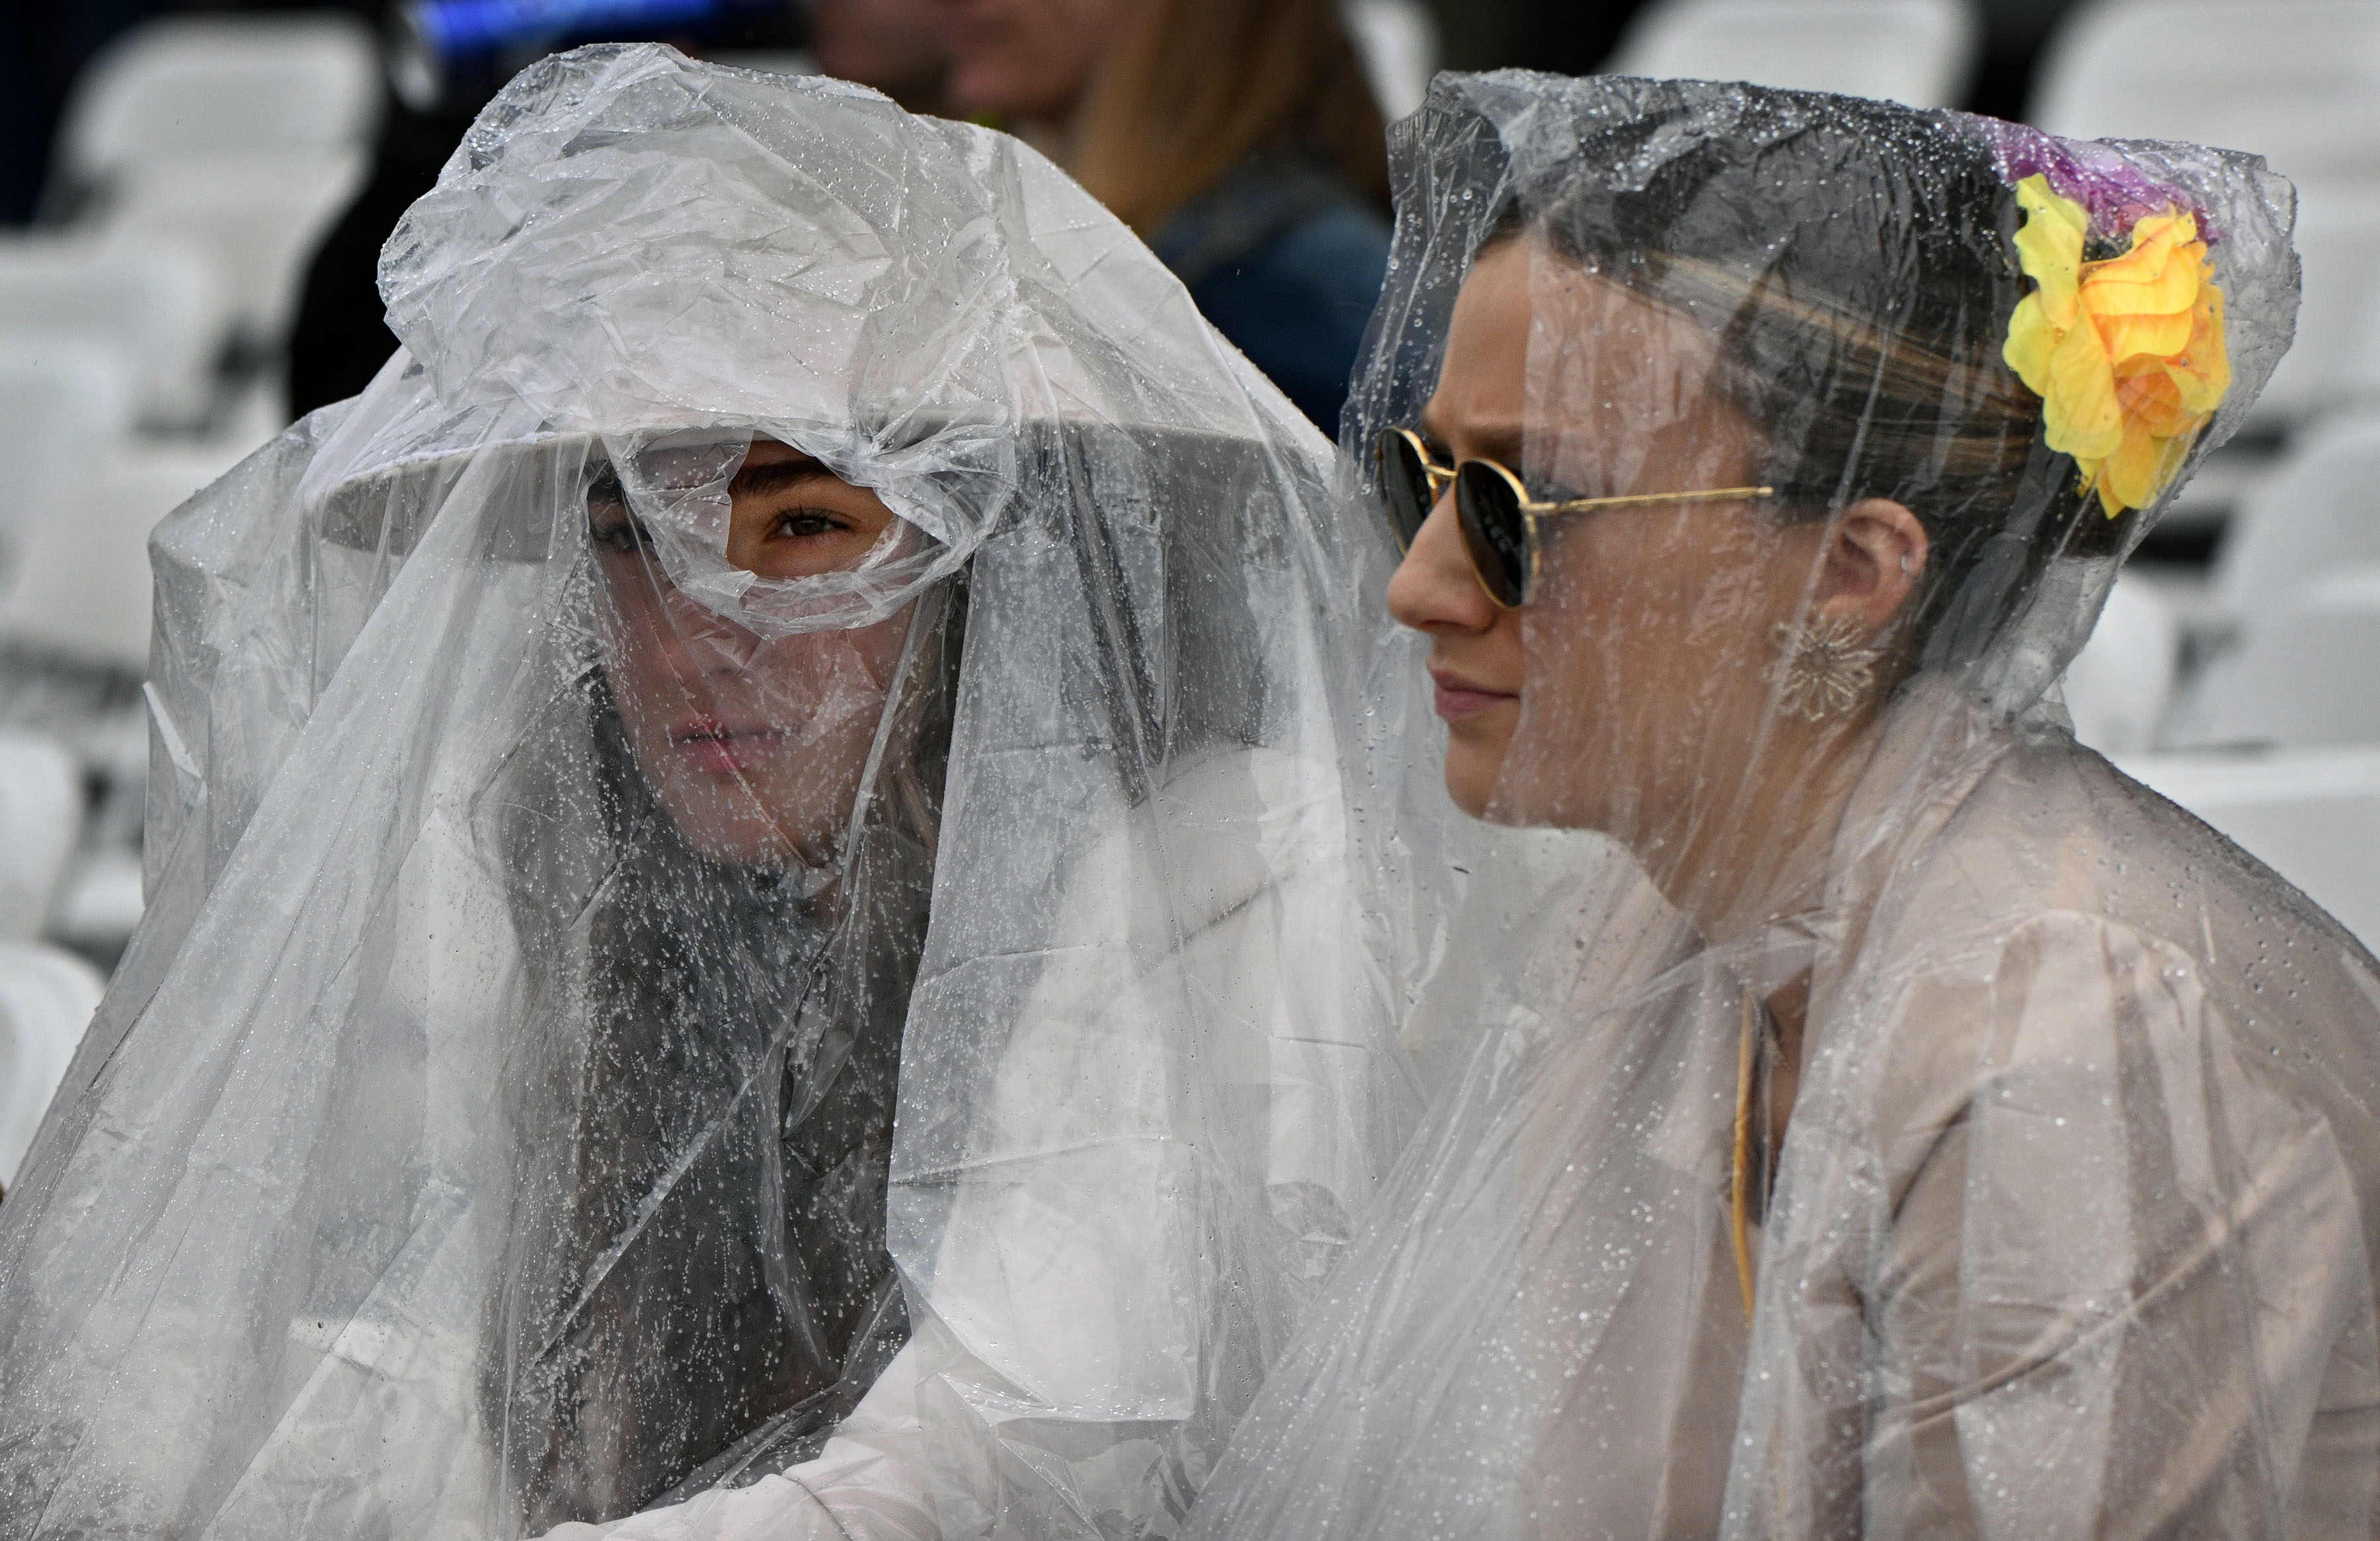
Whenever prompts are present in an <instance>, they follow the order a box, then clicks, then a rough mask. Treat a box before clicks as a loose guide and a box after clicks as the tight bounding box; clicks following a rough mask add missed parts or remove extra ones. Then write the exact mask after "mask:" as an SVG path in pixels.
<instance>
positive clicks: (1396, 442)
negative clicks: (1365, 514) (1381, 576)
mask: <svg viewBox="0 0 2380 1541" xmlns="http://www.w3.org/2000/svg"><path fill="white" fill-rule="evenodd" d="M1378 455H1379V463H1380V502H1381V504H1383V505H1384V506H1385V507H1386V508H1387V509H1388V511H1389V529H1390V533H1391V534H1393V535H1395V536H1396V538H1397V549H1398V550H1399V551H1405V550H1408V549H1409V548H1411V547H1412V545H1413V543H1414V537H1415V536H1416V535H1419V534H1420V533H1421V527H1422V522H1423V521H1424V520H1426V519H1427V518H1428V517H1429V505H1430V504H1432V503H1434V502H1436V501H1437V500H1436V499H1435V498H1433V497H1432V496H1431V495H1430V488H1429V467H1428V465H1427V462H1425V461H1424V460H1423V459H1422V455H1421V450H1420V448H1419V446H1417V445H1416V444H1415V443H1414V442H1413V439H1412V437H1411V436H1410V435H1409V434H1405V433H1403V432H1400V431H1397V430H1396V429H1393V428H1390V429H1383V430H1382V431H1381V432H1380V439H1379V449H1378Z"/></svg>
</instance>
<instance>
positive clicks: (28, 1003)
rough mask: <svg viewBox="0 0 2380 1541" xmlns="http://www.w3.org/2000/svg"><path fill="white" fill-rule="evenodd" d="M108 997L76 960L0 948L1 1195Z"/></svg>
mask: <svg viewBox="0 0 2380 1541" xmlns="http://www.w3.org/2000/svg"><path fill="white" fill-rule="evenodd" d="M104 990H105V986H104V984H103V982H102V980H101V979H100V977H99V972H98V970H96V969H94V968H92V967H91V965H89V964H87V963H85V962H83V961H82V959H80V958H78V957H76V956H75V955H74V954H73V953H68V952H66V951H64V950H63V949H60V948H56V947H44V946H42V945H40V944H38V943H33V942H6V943H0V1187H6V1186H9V1185H13V1184H14V1183H16V1181H17V1173H18V1169H19V1168H20V1167H21V1166H22V1165H23V1164H24V1159H25V1152H26V1149H27V1148H28V1147H30V1146H31V1145H32V1143H33V1135H35V1134H36V1133H38V1132H39V1131H40V1129H41V1126H42V1114H43V1113H44V1112H46V1111H47V1110H49V1106H50V1098H53V1097H55V1095H56V1094H57V1089H58V1084H59V1083H60V1082H61V1081H63V1080H65V1079H66V1074H67V1062H69V1061H71V1060H72V1059H73V1058H74V1051H75V1049H76V1047H77V1046H78V1045H79V1044H80V1043H81V1042H82V1035H83V1030H84V1029H85V1028H86V1027H88V1026H90V1025H91V1013H92V1012H94V1011H96V1010H98V1009H99V998H100V996H101V995H102V994H103V992H104Z"/></svg>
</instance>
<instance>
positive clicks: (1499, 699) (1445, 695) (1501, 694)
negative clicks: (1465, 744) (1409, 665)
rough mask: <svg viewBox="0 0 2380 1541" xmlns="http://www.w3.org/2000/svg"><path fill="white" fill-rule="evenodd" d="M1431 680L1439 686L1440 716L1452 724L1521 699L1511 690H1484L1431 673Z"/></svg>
mask: <svg viewBox="0 0 2380 1541" xmlns="http://www.w3.org/2000/svg"><path fill="white" fill-rule="evenodd" d="M1429 677H1430V680H1431V682H1432V683H1433V684H1435V685H1436V686H1438V698H1437V706H1438V714H1439V716H1440V717H1443V718H1445V719H1446V720H1447V721H1448V722H1462V721H1463V719H1464V718H1466V717H1476V716H1478V715H1479V714H1480V713H1481V712H1483V711H1485V710H1488V708H1489V707H1492V706H1500V705H1502V704H1503V703H1504V702H1506V701H1517V700H1519V699H1520V696H1519V695H1518V694H1517V693H1515V692H1512V691H1509V690H1482V689H1481V688H1479V686H1475V685H1473V684H1471V683H1470V682H1469V681H1468V680H1463V679H1457V678H1455V677H1453V676H1452V675H1449V674H1441V673H1438V672H1437V671H1436V670H1432V671H1431V672H1430V676H1429Z"/></svg>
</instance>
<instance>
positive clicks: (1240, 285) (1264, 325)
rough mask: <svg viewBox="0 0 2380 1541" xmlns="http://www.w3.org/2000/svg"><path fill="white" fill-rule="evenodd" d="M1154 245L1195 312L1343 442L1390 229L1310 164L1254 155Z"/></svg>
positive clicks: (1152, 240)
mask: <svg viewBox="0 0 2380 1541" xmlns="http://www.w3.org/2000/svg"><path fill="white" fill-rule="evenodd" d="M1148 244H1149V246H1150V247H1151V248H1152V249H1155V251H1156V252H1157V255H1158V256H1159V258H1160V259H1161V260H1162V261H1164V263H1165V265H1166V266H1167V267H1170V268H1172V270H1173V273H1174V275H1175V276H1176V277H1178V278H1180V279H1181V280H1182V282H1183V284H1184V286H1185V287H1187V288H1188V289H1189V291H1190V297H1191V299H1192V300H1194V301H1195V302H1196V304H1197V307H1198V309H1199V310H1200V311H1201V312H1202V313H1203V314H1204V315H1205V316H1206V318H1207V319H1208V321H1210V322H1214V324H1215V329H1216V330H1217V331H1219V332H1220V333H1221V334H1223V335H1224V336H1226V337H1228V338H1230V339H1231V340H1232V342H1233V345H1235V346H1237V347H1238V348H1239V350H1240V351H1241V352H1242V353H1245V354H1246V355H1247V356H1248V361H1249V362H1250V363H1252V364H1254V365H1256V367H1257V369H1259V370H1263V371H1264V372H1265V373H1266V374H1267V375H1269V376H1270V377H1271V379H1272V381H1273V383H1275V384H1277V385H1279V386H1280V387H1281V391H1282V393H1283V394H1286V395H1287V396H1288V397H1289V399H1290V400H1291V401H1293V402H1295V403H1296V404H1297V407H1298V410H1300V411H1302V412H1304V413H1305V415H1306V416H1307V417H1309V418H1311V419H1314V421H1315V423H1316V425H1317V426H1318V427H1319V428H1320V429H1321V430H1322V431H1323V432H1325V433H1327V434H1330V435H1331V436H1332V437H1334V438H1335V437H1337V435H1338V432H1339V409H1340V408H1341V407H1342V406H1345V405H1346V401H1347V382H1348V378H1349V376H1350V374H1351V373H1352V372H1353V371H1354V364H1355V350H1356V349H1357V347H1358V346H1361V345H1362V343H1363V340H1364V328H1365V325H1366V322H1369V321H1370V319H1371V315H1372V307H1373V305H1374V304H1375V303H1376V302H1377V301H1378V299H1379V297H1380V280H1381V278H1382V276H1383V275H1384V274H1385V273H1387V271H1388V265H1389V222H1388V221H1387V220H1385V219H1383V218H1382V217H1381V216H1380V214H1379V213H1378V211H1377V210H1375V209H1374V208H1373V207H1372V205H1371V204H1370V203H1369V202H1367V201H1366V200H1364V199H1362V198H1360V197H1359V196H1357V195H1356V193H1355V192H1354V190H1352V189H1351V188H1348V187H1347V185H1346V184H1345V183H1343V182H1342V181H1341V180H1340V179H1339V178H1338V177H1336V176H1332V175H1331V174H1330V172H1329V171H1327V170H1325V169H1324V168H1323V167H1322V166H1320V165H1318V164H1316V163H1315V162H1313V161H1312V160H1310V159H1308V158H1306V157H1305V156H1302V155H1296V154H1291V153H1285V152H1282V153H1261V154H1257V155H1252V156H1250V157H1249V158H1248V159H1247V160H1245V161H1244V162H1242V163H1241V164H1240V165H1239V167H1238V168H1237V169H1236V170H1234V171H1233V173H1232V174H1231V175H1230V176H1226V177H1225V178H1224V179H1223V180H1222V181H1221V182H1220V183H1218V184H1217V185H1216V186H1215V187H1214V188H1210V189H1209V190H1208V191H1207V192H1205V193H1202V194H1201V195H1199V196H1198V197H1197V198H1196V199H1194V200H1191V201H1190V202H1189V203H1188V204H1186V205H1184V207H1183V208H1182V209H1181V210H1180V211H1179V212H1176V213H1175V214H1174V215H1173V216H1172V218H1171V219H1169V220H1167V221H1166V222H1165V224H1163V225H1161V226H1160V228H1159V229H1158V231H1157V233H1156V234H1155V235H1154V236H1152V237H1149V243H1148Z"/></svg>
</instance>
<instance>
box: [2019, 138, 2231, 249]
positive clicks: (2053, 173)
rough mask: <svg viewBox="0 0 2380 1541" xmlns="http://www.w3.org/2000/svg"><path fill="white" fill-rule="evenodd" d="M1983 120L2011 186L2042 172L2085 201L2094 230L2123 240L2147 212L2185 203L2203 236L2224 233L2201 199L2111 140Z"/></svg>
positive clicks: (2056, 187) (2054, 187)
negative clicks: (2143, 165) (2158, 176)
mask: <svg viewBox="0 0 2380 1541" xmlns="http://www.w3.org/2000/svg"><path fill="white" fill-rule="evenodd" d="M1977 122H1978V123H1980V125H1981V126H1982V127H1983V132H1984V138H1985V141H1986V142H1987V143H1989V144H1990V145H1991V148H1992V164H1993V166H1994V168H1995V169H1996V170H1998V172H1999V174H2000V176H2001V177H2002V178H2004V179H2005V180H2006V181H2007V182H2008V183H2009V185H2010V186H2011V187H2013V186H2015V185H2016V184H2017V183H2019V182H2022V181H2023V180H2024V179H2025V178H2026V177H2028V176H2034V175H2036V174H2037V175H2039V176H2044V177H2046V178H2047V179H2048V182H2049V187H2050V190H2051V191H2053V192H2055V193H2057V194H2058V196H2060V197H2061V198H2070V199H2072V200H2074V201H2075V202H2077V203H2080V204H2081V205H2083V209H2084V210H2085V211H2086V212H2088V213H2089V214H2090V216H2091V231H2092V234H2094V235H2096V236H2104V237H2107V238H2108V239H2109V240H2115V241H2120V240H2122V239H2123V238H2124V237H2126V236H2128V235H2130V234H2131V229H2132V226H2133V224H2135V223H2137V222H2138V221H2139V220H2140V219H2141V217H2142V216H2143V215H2144V214H2161V213H2164V212H2166V211H2167V210H2168V209H2180V210H2183V211H2185V212H2188V213H2189V214H2190V216H2191V217H2192V219H2194V220H2196V221H2197V222H2198V234H2199V238H2200V239H2202V240H2204V241H2206V242H2207V243H2208V244H2210V245H2211V244H2213V243H2214V242H2216V241H2218V240H2221V239H2222V238H2223V237H2222V236H2221V234H2220V233H2219V232H2217V231H2216V229H2215V228H2214V227H2213V226H2212V225H2211V224H2208V223H2207V219H2206V211H2205V210H2204V209H2203V208H2201V207H2200V206H2199V205H2198V202H2197V200H2194V199H2192V198H2191V197H2190V195H2189V194H2187V193H2185V192H2183V191H2182V190H2181V189H2180V188H2175V187H2171V186H2168V184H2166V183H2163V182H2160V181H2158V180H2157V179H2156V178H2155V177H2153V176H2150V175H2149V174H2148V173H2147V172H2145V171H2143V170H2142V169H2141V168H2140V166H2138V165H2137V164H2134V163H2133V162H2131V160H2128V159H2127V158H2125V156H2124V155H2123V154H2122V153H2121V152H2118V151H2116V150H2113V149H2111V148H2109V147H2108V146H2107V145H2104V144H2098V143H2095V142H2093V141H2090V140H2061V139H2058V138H2057V137H2056V136H2054V135H2050V134H2045V133H2043V132H2042V131H2041V130H2040V129H2038V128H2032V127H2026V126H2025V125H2023V124H2022V123H2003V122H2001V121H1999V120H1998V119H1997V118H1981V119H1978V120H1977Z"/></svg>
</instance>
